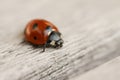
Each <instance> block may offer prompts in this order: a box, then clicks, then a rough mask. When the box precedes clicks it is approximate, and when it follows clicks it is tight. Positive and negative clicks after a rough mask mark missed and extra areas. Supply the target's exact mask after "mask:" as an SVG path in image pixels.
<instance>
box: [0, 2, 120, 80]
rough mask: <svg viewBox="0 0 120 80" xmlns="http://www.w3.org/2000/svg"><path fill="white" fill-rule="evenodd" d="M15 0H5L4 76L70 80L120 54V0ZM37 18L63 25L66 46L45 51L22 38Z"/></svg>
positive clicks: (7, 79)
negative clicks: (32, 20) (27, 27)
mask: <svg viewBox="0 0 120 80" xmlns="http://www.w3.org/2000/svg"><path fill="white" fill-rule="evenodd" d="M13 1H14V2H13V3H11V1H7V2H6V1H0V5H1V7H0V9H1V15H0V17H1V19H0V21H1V22H2V23H1V24H0V27H1V29H0V36H1V38H0V41H1V42H0V80H67V79H70V78H71V77H75V76H76V75H80V74H83V73H85V72H86V71H88V70H90V69H92V68H95V67H96V66H99V65H101V64H103V63H105V62H106V61H108V60H110V59H113V58H114V57H117V56H119V55H120V54H119V51H120V50H119V47H120V23H119V21H120V11H119V8H120V5H119V4H118V2H119V1H117V0H116V1H115V0H110V1H109V3H107V1H108V0H106V1H104V4H103V1H96V0H91V1H89V0H84V1H82V0H75V1H68V0H66V1H64V0H60V1H56V0H52V1H48V0H44V1H40V2H39V1H38V2H35V1H24V0H13ZM53 3H54V4H55V5H53ZM106 4H107V5H108V6H109V7H106ZM36 17H37V18H39V17H43V18H45V19H48V20H50V21H51V22H53V23H55V24H56V25H58V27H59V29H60V31H61V32H62V33H63V36H64V40H65V43H64V46H63V47H62V48H61V49H53V48H47V49H46V52H44V53H41V51H42V48H35V47H33V46H31V45H30V44H28V43H26V42H23V40H24V36H23V30H24V27H25V25H26V23H27V22H28V21H29V20H30V19H33V18H36Z"/></svg>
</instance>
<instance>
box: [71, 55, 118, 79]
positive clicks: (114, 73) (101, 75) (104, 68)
mask: <svg viewBox="0 0 120 80" xmlns="http://www.w3.org/2000/svg"><path fill="white" fill-rule="evenodd" d="M119 79H120V56H119V57H117V58H115V59H113V60H110V61H108V62H107V63H105V64H103V65H101V66H99V67H97V68H95V69H93V70H90V71H89V72H87V73H85V74H83V75H81V76H78V77H75V78H72V79H71V80H119Z"/></svg>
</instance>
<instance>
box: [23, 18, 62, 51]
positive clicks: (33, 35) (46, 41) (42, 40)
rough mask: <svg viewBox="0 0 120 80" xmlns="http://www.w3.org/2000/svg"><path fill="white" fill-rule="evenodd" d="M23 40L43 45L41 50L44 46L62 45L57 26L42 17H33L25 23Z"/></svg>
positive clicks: (56, 46)
mask: <svg viewBox="0 0 120 80" xmlns="http://www.w3.org/2000/svg"><path fill="white" fill-rule="evenodd" d="M25 40H26V41H28V42H30V43H32V44H34V45H43V52H44V51H45V48H46V46H53V47H55V48H58V47H62V45H63V39H62V38H61V33H60V32H59V30H58V29H57V27H56V26H55V25H53V24H52V23H50V22H49V21H46V20H43V19H35V20H32V21H30V22H29V23H28V24H27V26H26V28H25Z"/></svg>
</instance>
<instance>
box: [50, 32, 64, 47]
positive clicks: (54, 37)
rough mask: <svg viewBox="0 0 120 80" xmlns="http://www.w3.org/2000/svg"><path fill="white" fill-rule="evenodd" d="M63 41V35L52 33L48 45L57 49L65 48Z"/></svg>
mask: <svg viewBox="0 0 120 80" xmlns="http://www.w3.org/2000/svg"><path fill="white" fill-rule="evenodd" d="M63 42H64V41H63V39H62V38H61V33H60V32H56V31H52V32H51V34H50V35H49V38H48V43H49V44H50V45H51V46H53V47H56V48H60V47H62V46H63Z"/></svg>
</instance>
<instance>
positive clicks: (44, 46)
mask: <svg viewBox="0 0 120 80" xmlns="http://www.w3.org/2000/svg"><path fill="white" fill-rule="evenodd" d="M46 46H47V43H45V44H44V45H43V51H42V52H45V48H46Z"/></svg>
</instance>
